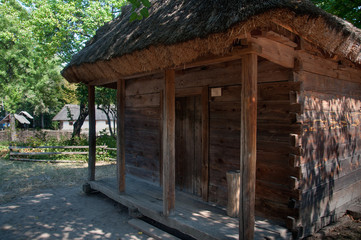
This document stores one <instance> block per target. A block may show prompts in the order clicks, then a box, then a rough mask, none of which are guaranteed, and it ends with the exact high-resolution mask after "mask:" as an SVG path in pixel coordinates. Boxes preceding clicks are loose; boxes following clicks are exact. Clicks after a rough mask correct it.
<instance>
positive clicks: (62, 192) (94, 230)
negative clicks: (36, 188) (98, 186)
mask: <svg viewBox="0 0 361 240" xmlns="http://www.w3.org/2000/svg"><path fill="white" fill-rule="evenodd" d="M128 220H129V217H128V210H127V208H125V207H122V206H121V205H119V204H117V203H115V202H113V201H111V200H110V199H108V198H106V197H104V196H103V195H101V194H92V195H85V194H84V193H83V192H82V191H81V189H80V188H79V186H78V187H65V188H59V189H47V190H42V191H41V193H37V194H30V195H27V196H23V197H19V198H17V199H15V200H13V201H11V202H9V203H6V204H2V205H0V239H7V240H11V239H17V240H20V239H116V240H117V239H151V238H149V237H148V236H146V235H144V234H143V233H142V232H139V231H137V230H135V229H134V228H132V227H131V226H130V225H129V224H128V223H127V222H128Z"/></svg>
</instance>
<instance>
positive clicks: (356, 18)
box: [312, 0, 361, 28]
mask: <svg viewBox="0 0 361 240" xmlns="http://www.w3.org/2000/svg"><path fill="white" fill-rule="evenodd" d="M312 2H313V3H315V4H316V6H318V7H320V8H322V9H324V10H325V11H326V12H329V13H332V14H334V15H336V16H339V17H340V18H343V19H345V20H347V21H349V22H350V23H352V24H353V25H355V26H356V27H358V28H361V0H312Z"/></svg>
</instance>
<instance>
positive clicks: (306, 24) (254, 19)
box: [62, 0, 361, 82]
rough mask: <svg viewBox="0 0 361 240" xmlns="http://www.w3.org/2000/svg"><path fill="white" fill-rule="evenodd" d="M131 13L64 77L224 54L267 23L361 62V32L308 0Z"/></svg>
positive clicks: (169, 6)
mask: <svg viewBox="0 0 361 240" xmlns="http://www.w3.org/2000/svg"><path fill="white" fill-rule="evenodd" d="M129 16H130V7H129V6H127V7H124V8H123V11H122V14H121V15H120V16H119V17H118V18H116V19H115V20H113V21H111V22H109V23H107V24H105V25H104V26H103V27H101V28H100V29H99V30H98V31H97V33H96V35H95V36H94V38H93V39H91V40H90V41H89V42H88V43H87V45H86V46H85V47H84V49H82V50H81V51H80V52H79V53H78V54H76V55H75V56H73V58H72V60H71V62H70V63H69V64H68V65H67V66H66V68H65V69H64V70H63V72H62V73H63V76H64V77H65V78H66V79H68V80H69V81H71V82H79V81H82V82H89V81H94V80H97V79H99V78H114V79H116V78H117V77H119V76H127V75H130V74H134V73H139V72H144V71H154V70H156V69H163V68H166V67H173V66H177V65H181V64H184V63H186V62H189V61H192V60H194V59H196V58H197V57H199V56H202V55H205V54H224V53H225V52H226V51H228V50H229V47H230V44H231V43H232V41H234V40H235V39H236V38H237V36H240V35H241V34H243V33H245V32H247V31H250V30H253V29H255V28H257V27H261V26H266V25H267V24H270V23H271V22H273V23H274V22H277V23H278V24H279V23H281V24H282V26H284V27H286V28H287V29H290V30H291V31H292V32H295V33H297V34H299V35H301V36H302V37H304V38H306V39H307V40H308V41H310V42H311V43H313V44H315V45H317V46H318V47H321V48H322V49H324V50H325V51H326V52H329V53H332V54H336V55H340V56H342V57H344V58H346V59H349V60H351V61H353V62H355V63H358V64H360V63H361V53H360V52H361V30H360V29H357V28H356V27H354V26H352V25H351V24H350V23H348V22H346V21H344V20H342V19H340V18H337V17H335V16H333V15H330V14H328V13H326V12H324V11H322V10H321V9H319V8H317V7H315V6H314V5H313V4H312V3H311V2H309V1H306V0H304V1H296V0H269V1H260V0H253V1H252V0H156V1H154V2H153V4H152V7H151V9H150V16H149V17H148V18H146V19H144V20H142V21H134V22H129ZM95 63H96V64H95Z"/></svg>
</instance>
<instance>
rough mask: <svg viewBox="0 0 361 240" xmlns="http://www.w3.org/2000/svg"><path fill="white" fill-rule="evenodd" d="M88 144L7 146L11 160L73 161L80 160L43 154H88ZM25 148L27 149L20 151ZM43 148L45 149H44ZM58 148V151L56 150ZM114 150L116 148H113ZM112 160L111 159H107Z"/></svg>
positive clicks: (105, 147) (101, 147) (104, 147)
mask: <svg viewBox="0 0 361 240" xmlns="http://www.w3.org/2000/svg"><path fill="white" fill-rule="evenodd" d="M96 148H97V149H99V148H100V149H103V150H104V151H106V150H114V149H112V148H107V146H97V147H96ZM48 149H54V150H52V151H47V150H48ZM60 149H70V150H73V151H59V150H60ZM75 149H78V150H79V149H84V151H74V150H75ZM87 149H89V146H40V147H30V146H9V150H10V160H13V161H26V162H51V163H75V162H79V161H81V160H74V159H43V158H42V157H43V156H49V158H50V156H59V155H68V156H76V155H88V151H85V150H87ZM21 150H27V151H21ZM44 150H45V151H44ZM56 150H58V151H56ZM115 150H116V149H115ZM104 151H103V152H98V153H97V154H105V152H104ZM34 156H39V158H38V159H36V158H33V157H34ZM40 156H42V157H40ZM109 160H112V159H109Z"/></svg>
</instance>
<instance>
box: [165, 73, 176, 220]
mask: <svg viewBox="0 0 361 240" xmlns="http://www.w3.org/2000/svg"><path fill="white" fill-rule="evenodd" d="M174 79H175V73H174V70H166V71H165V84H164V98H163V99H164V103H163V114H164V116H163V214H164V215H165V216H168V215H169V214H170V212H171V210H172V209H173V208H174V205H175V84H174Z"/></svg>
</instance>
